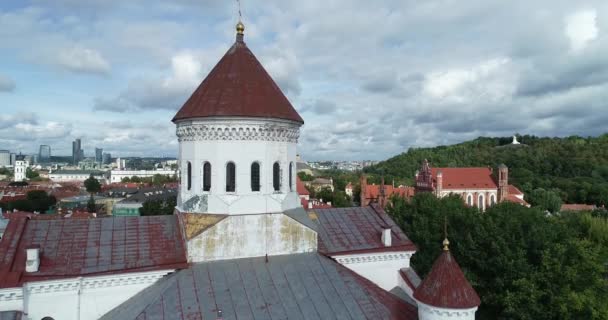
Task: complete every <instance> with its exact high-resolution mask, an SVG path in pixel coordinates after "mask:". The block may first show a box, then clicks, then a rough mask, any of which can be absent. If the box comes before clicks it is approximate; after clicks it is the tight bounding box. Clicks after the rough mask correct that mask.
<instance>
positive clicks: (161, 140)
mask: <svg viewBox="0 0 608 320" xmlns="http://www.w3.org/2000/svg"><path fill="white" fill-rule="evenodd" d="M241 5H242V8H241V9H242V14H243V19H242V20H243V23H244V24H245V28H246V30H245V42H246V43H247V45H248V46H249V48H250V49H251V50H252V51H253V53H254V54H255V55H256V56H257V57H258V59H259V60H260V61H261V62H262V64H263V65H264V67H265V68H266V69H267V70H268V72H269V73H270V75H271V76H272V77H273V78H274V79H275V81H276V82H277V84H278V85H279V86H280V87H281V89H282V90H283V92H284V93H285V94H286V95H287V97H288V98H289V100H290V101H291V103H292V104H293V105H294V107H295V108H296V109H297V110H298V112H299V113H300V115H301V116H302V118H303V119H304V121H305V125H304V126H303V127H302V130H301V135H300V140H299V145H298V151H299V153H300V154H301V155H302V157H303V158H304V159H306V160H326V159H333V160H363V159H372V160H382V159H386V158H388V157H391V156H393V155H396V154H399V153H401V152H404V151H406V150H407V149H408V148H411V147H428V146H436V145H444V144H453V143H458V142H462V141H466V140H469V139H473V138H476V137H479V136H511V135H513V134H515V133H519V134H534V135H539V136H568V135H581V136H588V135H592V136H593V135H599V134H602V133H605V132H607V131H608V126H607V123H608V37H607V32H608V1H605V0H597V1H584V0H583V1H571V0H535V1H522V0H512V1H504V0H424V1H419V0H416V1H414V0H394V1H393V0H377V1H368V0H363V1H359V0H349V1H347V0H322V1H321V0H306V1H284V0H264V1H252V0H242V3H241ZM237 21H238V10H237V4H236V1H230V0H174V1H152V0H129V1H123V0H120V1H119V0H53V1H47V0H29V1H28V0H2V1H0V149H9V150H11V151H13V152H19V151H21V152H23V153H35V152H37V150H38V146H39V145H40V144H48V145H50V146H51V148H52V153H53V155H71V141H72V140H74V139H75V138H81V139H82V143H83V148H84V150H85V155H86V156H93V155H94V148H95V147H100V148H103V149H104V151H106V152H111V153H112V155H113V156H168V157H175V156H176V155H177V147H178V143H177V138H176V136H175V125H174V124H173V123H172V122H171V118H172V117H173V116H174V115H175V113H176V112H177V110H178V109H179V108H180V107H181V106H182V104H183V103H184V102H185V101H186V100H187V99H188V97H189V96H190V94H191V93H192V92H193V90H194V89H195V88H196V87H197V86H198V84H199V83H200V82H201V81H202V80H203V79H204V78H205V76H206V75H207V73H208V72H209V71H210V70H211V68H213V66H214V65H215V64H216V63H217V62H218V61H219V59H220V58H221V57H222V56H223V54H224V53H225V52H226V51H227V50H228V48H229V47H230V46H231V45H232V44H233V42H234V37H235V31H234V30H235V29H234V25H235V24H236V22H237Z"/></svg>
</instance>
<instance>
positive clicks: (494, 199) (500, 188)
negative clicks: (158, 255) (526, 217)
mask: <svg viewBox="0 0 608 320" xmlns="http://www.w3.org/2000/svg"><path fill="white" fill-rule="evenodd" d="M360 183H361V197H360V202H361V205H362V206H367V205H369V204H370V203H377V204H379V205H380V206H381V207H383V208H384V207H386V205H387V204H388V203H389V202H390V198H391V197H392V196H393V195H398V196H401V197H408V198H409V197H412V196H414V194H415V193H418V192H432V193H434V194H435V195H436V196H437V197H445V196H447V195H451V194H457V195H459V196H461V197H462V200H463V201H464V202H465V203H466V204H467V205H468V206H470V207H477V208H479V209H480V210H482V211H484V210H485V209H486V208H488V207H491V206H492V205H494V204H496V203H498V202H503V201H509V202H515V203H519V204H521V205H524V206H529V204H528V203H527V202H526V201H525V200H524V194H523V192H521V191H520V190H519V189H517V188H516V187H515V186H513V185H510V184H509V168H508V167H507V166H506V165H504V164H501V165H499V166H498V168H497V170H496V172H494V170H493V169H492V168H491V167H471V168H432V167H431V165H430V164H429V162H428V161H427V160H426V159H425V160H424V161H423V162H422V165H421V167H420V170H418V171H416V174H415V186H414V187H408V186H399V187H397V188H396V187H394V186H392V185H385V184H384V179H383V180H382V182H381V183H380V184H379V185H375V184H372V185H369V184H367V178H366V177H365V176H362V177H361V181H360Z"/></svg>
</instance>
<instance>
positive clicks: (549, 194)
mask: <svg viewBox="0 0 608 320" xmlns="http://www.w3.org/2000/svg"><path fill="white" fill-rule="evenodd" d="M527 198H528V201H529V202H530V204H531V205H532V206H536V207H539V208H540V209H542V210H543V211H544V210H548V211H550V212H558V211H559V210H560V209H561V207H562V199H561V198H560V197H559V195H558V194H557V193H556V192H555V191H548V190H545V189H542V188H538V189H535V190H534V191H532V193H530V194H529V195H528V196H527Z"/></svg>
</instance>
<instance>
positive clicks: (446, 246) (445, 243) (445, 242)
mask: <svg viewBox="0 0 608 320" xmlns="http://www.w3.org/2000/svg"><path fill="white" fill-rule="evenodd" d="M449 246H450V240H448V238H445V239H443V251H450V247H449Z"/></svg>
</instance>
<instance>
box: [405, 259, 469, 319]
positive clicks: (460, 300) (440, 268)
mask: <svg viewBox="0 0 608 320" xmlns="http://www.w3.org/2000/svg"><path fill="white" fill-rule="evenodd" d="M414 298H416V300H418V301H420V302H422V303H425V304H428V305H431V306H434V307H440V308H454V309H468V308H474V307H478V306H479V304H480V303H481V301H480V300H479V296H478V295H477V292H475V289H473V287H471V284H470V283H469V281H467V279H466V278H465V276H464V274H463V273H462V270H461V269H460V266H459V265H458V263H457V262H456V260H455V259H454V257H453V256H452V254H451V253H450V251H447V250H444V251H443V252H442V253H441V255H440V256H439V258H437V260H436V261H435V263H434V264H433V267H432V268H431V271H430V272H429V274H428V275H427V276H426V277H425V278H424V280H422V283H421V284H420V285H419V286H418V288H416V291H414Z"/></svg>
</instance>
